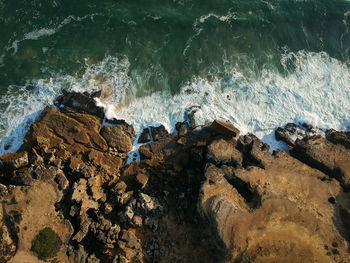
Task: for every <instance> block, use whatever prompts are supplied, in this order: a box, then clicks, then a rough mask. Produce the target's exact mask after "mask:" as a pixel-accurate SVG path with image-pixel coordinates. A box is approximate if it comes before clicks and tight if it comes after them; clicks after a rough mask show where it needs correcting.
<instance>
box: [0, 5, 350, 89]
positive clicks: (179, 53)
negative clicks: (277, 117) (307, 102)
mask: <svg viewBox="0 0 350 263" xmlns="http://www.w3.org/2000/svg"><path fill="white" fill-rule="evenodd" d="M349 10H350V2H349V1H344V0H334V1H329V0H312V1H310V0H309V1H277V0H275V1H271V0H268V1H257V0H255V1H247V0H244V1H232V0H231V1H227V0H223V1H211V0H210V1H209V0H204V1H203V0H202V1H193V0H191V1H185V0H182V1H177V0H172V1H170V0H162V1H159V0H158V1H155V0H149V1H141V0H134V1H129V0H128V1H91V0H84V1H68V0H47V1H44V0H34V1H23V0H22V1H19V0H16V1H13V0H8V1H6V0H3V1H0V35H1V38H0V54H1V55H2V56H3V57H2V66H1V68H0V83H1V92H2V93H3V92H4V91H6V89H7V87H8V86H9V85H13V84H16V85H23V84H24V83H25V82H26V81H28V80H35V79H38V78H49V77H52V74H53V73H57V72H63V73H68V74H71V75H74V74H79V73H81V72H82V71H84V67H85V62H84V60H85V59H88V61H89V63H96V62H98V61H101V60H102V59H103V58H104V57H106V56H107V55H112V56H120V57H124V56H125V57H127V58H128V60H129V62H130V68H129V70H130V75H131V76H142V77H141V78H142V81H141V80H137V78H136V77H134V81H135V83H136V85H137V90H138V92H139V93H140V94H142V93H144V92H148V93H149V92H153V91H157V90H164V89H169V90H171V91H172V92H176V91H178V89H179V87H180V86H181V84H182V83H183V82H185V81H188V80H189V79H191V77H192V76H193V75H200V76H206V75H208V73H212V72H213V71H215V72H224V70H223V69H224V68H223V67H224V65H223V64H225V63H226V65H227V63H228V64H239V65H240V66H241V67H242V69H243V70H244V68H245V67H250V69H251V67H256V71H258V70H259V69H261V68H262V67H263V66H264V65H265V66H266V65H267V66H269V67H276V68H279V69H280V70H281V65H280V59H281V54H282V53H283V52H285V50H290V51H298V50H301V49H305V50H309V51H315V52H319V51H325V52H327V53H328V54H329V55H330V56H331V57H334V58H337V59H339V60H341V61H347V62H348V60H349V55H350V33H349V22H350V14H349V13H347V12H349ZM291 66H292V65H291Z"/></svg>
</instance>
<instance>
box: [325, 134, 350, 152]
mask: <svg viewBox="0 0 350 263" xmlns="http://www.w3.org/2000/svg"><path fill="white" fill-rule="evenodd" d="M326 138H327V140H329V141H331V142H332V143H334V144H341V145H343V146H344V147H345V148H348V149H350V132H339V131H336V130H334V129H329V130H327V131H326Z"/></svg>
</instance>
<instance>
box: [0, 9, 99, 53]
mask: <svg viewBox="0 0 350 263" xmlns="http://www.w3.org/2000/svg"><path fill="white" fill-rule="evenodd" d="M97 15H101V14H98V13H95V14H89V15H85V16H83V17H76V16H68V17H66V18H65V19H64V20H63V21H62V22H61V23H60V24H58V25H57V26H56V27H53V28H46V27H44V28H40V29H37V30H33V31H31V32H28V33H25V34H24V36H23V37H22V38H21V39H16V40H14V41H11V40H10V41H9V42H10V43H11V44H9V45H8V46H7V47H6V48H5V49H6V51H9V50H11V49H13V55H15V54H16V53H17V51H18V45H19V44H20V43H21V42H23V41H25V40H38V39H40V38H42V37H47V36H51V35H54V34H56V33H57V32H58V31H59V30H60V29H61V28H63V27H64V26H66V25H68V24H70V23H71V22H81V21H83V20H85V19H91V20H92V19H93V18H94V17H95V16H97Z"/></svg>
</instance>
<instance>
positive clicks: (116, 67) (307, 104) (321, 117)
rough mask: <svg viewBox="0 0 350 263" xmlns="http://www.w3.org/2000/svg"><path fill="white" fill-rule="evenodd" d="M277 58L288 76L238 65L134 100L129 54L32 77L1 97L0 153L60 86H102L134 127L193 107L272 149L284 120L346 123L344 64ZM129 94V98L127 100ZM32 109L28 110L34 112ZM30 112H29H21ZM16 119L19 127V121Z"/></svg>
mask: <svg viewBox="0 0 350 263" xmlns="http://www.w3.org/2000/svg"><path fill="white" fill-rule="evenodd" d="M281 62H282V64H283V65H285V67H287V66H286V65H290V64H291V63H293V65H294V68H293V70H291V71H290V72H289V74H279V73H277V72H276V71H273V70H268V69H265V70H262V71H261V72H260V74H259V75H258V76H257V77H255V78H247V77H246V76H245V74H243V73H242V72H240V71H239V70H238V69H236V68H232V69H231V72H230V74H227V75H226V76H225V77H224V78H219V77H216V78H215V77H214V78H213V79H211V80H210V81H209V80H207V79H203V78H199V77H194V78H193V80H192V81H191V82H189V83H188V84H187V85H184V86H183V87H182V89H181V92H180V93H179V94H177V95H175V96H170V95H169V94H167V93H165V92H158V93H153V94H151V95H149V96H146V97H142V98H133V94H135V87H134V84H133V81H132V79H131V77H130V76H129V75H128V69H129V63H128V61H127V59H124V60H117V59H115V58H113V57H107V58H106V59H105V60H103V61H102V62H101V63H98V64H96V65H92V66H88V67H87V70H86V72H85V74H84V75H83V76H81V77H79V78H76V77H73V76H58V77H56V78H53V79H50V80H40V81H38V85H37V89H36V90H34V91H23V94H22V95H20V96H19V95H18V94H17V93H16V92H15V91H13V95H12V93H11V94H9V95H8V96H7V97H6V98H5V99H2V100H1V103H3V104H4V103H10V106H9V107H7V109H6V111H5V113H4V114H3V115H2V116H3V117H2V119H1V124H0V125H2V126H3V127H5V129H6V131H5V134H4V136H3V137H7V138H6V139H4V140H3V141H2V143H1V145H0V146H1V149H0V154H3V153H5V152H6V150H4V146H5V144H6V142H8V141H13V143H12V146H11V147H10V149H9V150H10V151H14V150H16V149H17V148H18V146H19V145H20V143H21V141H22V140H23V136H24V134H25V129H24V128H28V125H27V124H25V125H24V124H23V122H24V123H26V118H29V123H31V122H32V121H33V117H35V116H36V115H35V114H36V113H37V112H38V111H39V110H41V109H42V108H43V107H44V106H45V105H47V104H50V103H52V101H53V99H54V98H55V97H56V96H57V94H59V93H60V90H61V88H62V87H66V88H67V87H70V89H72V90H75V91H94V90H98V89H104V96H103V97H102V98H101V99H100V100H99V101H98V102H99V103H100V104H101V105H103V106H105V111H106V116H107V117H108V118H112V117H114V118H118V119H125V120H126V121H127V122H129V123H130V124H132V125H134V127H135V129H136V131H137V132H140V131H141V130H142V129H143V128H144V127H147V126H149V125H160V124H163V125H164V126H165V127H166V128H167V129H168V130H169V131H174V126H175V124H176V122H178V121H183V120H184V115H185V111H186V109H187V108H188V107H191V106H193V105H199V106H200V107H201V108H200V110H199V111H197V112H196V114H195V117H196V121H197V123H198V124H206V123H210V122H211V121H212V120H214V119H221V120H230V121H231V122H233V123H234V124H235V125H236V126H237V127H238V128H239V129H241V131H242V132H243V133H246V132H254V133H255V134H256V135H257V136H258V137H260V138H262V139H263V141H265V142H267V143H269V144H270V145H271V146H272V148H273V149H275V148H283V145H282V144H280V143H277V142H276V141H275V138H274V135H273V132H274V129H275V128H276V127H278V126H281V125H284V124H286V123H287V122H304V121H305V122H308V123H311V124H313V125H316V126H318V127H320V128H330V127H333V128H335V129H340V130H348V129H349V128H350V121H349V113H350V70H349V68H348V67H347V66H346V65H345V64H343V63H341V62H340V61H338V60H336V59H333V58H330V57H329V56H328V55H327V54H325V53H311V52H305V51H300V52H298V53H290V52H289V53H286V55H285V56H284V57H283V59H282V61H281ZM128 98H133V99H128ZM33 114H34V115H33ZM26 116H31V117H26ZM21 125H22V126H21Z"/></svg>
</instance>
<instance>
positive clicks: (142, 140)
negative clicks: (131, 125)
mask: <svg viewBox="0 0 350 263" xmlns="http://www.w3.org/2000/svg"><path fill="white" fill-rule="evenodd" d="M149 141H151V135H150V133H149V129H148V128H144V129H143V131H142V133H141V135H140V137H139V139H138V141H137V142H138V143H146V142H149Z"/></svg>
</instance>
